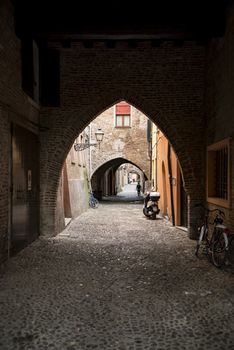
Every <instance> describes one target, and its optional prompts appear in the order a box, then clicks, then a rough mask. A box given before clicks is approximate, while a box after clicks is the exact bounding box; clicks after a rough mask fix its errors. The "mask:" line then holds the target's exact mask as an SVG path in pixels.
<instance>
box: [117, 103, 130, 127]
mask: <svg viewBox="0 0 234 350" xmlns="http://www.w3.org/2000/svg"><path fill="white" fill-rule="evenodd" d="M115 127H116V128H130V127H131V113H130V105H129V104H128V103H126V102H124V101H122V102H120V103H117V104H116V106H115Z"/></svg>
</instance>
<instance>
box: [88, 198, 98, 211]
mask: <svg viewBox="0 0 234 350" xmlns="http://www.w3.org/2000/svg"><path fill="white" fill-rule="evenodd" d="M89 205H90V207H91V208H93V209H96V208H97V207H98V205H99V202H98V200H97V198H95V197H91V198H90V202H89Z"/></svg>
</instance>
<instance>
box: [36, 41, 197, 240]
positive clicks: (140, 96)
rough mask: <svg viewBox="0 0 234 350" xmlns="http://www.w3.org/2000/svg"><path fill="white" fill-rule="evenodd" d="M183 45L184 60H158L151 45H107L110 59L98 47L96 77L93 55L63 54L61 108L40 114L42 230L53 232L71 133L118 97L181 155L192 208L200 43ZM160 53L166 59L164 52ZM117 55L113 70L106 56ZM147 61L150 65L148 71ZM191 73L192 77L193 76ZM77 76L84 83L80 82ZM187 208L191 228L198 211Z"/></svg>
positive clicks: (182, 168)
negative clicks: (155, 127) (73, 63)
mask: <svg viewBox="0 0 234 350" xmlns="http://www.w3.org/2000/svg"><path fill="white" fill-rule="evenodd" d="M147 50H148V51H147ZM170 50H171V51H172V53H174V51H173V50H174V49H173V48H170V47H166V48H160V52H164V53H165V52H166V53H167V54H168V52H170ZM181 50H182V51H181V52H180V54H181V57H183V65H179V66H178V61H177V58H176V57H175V58H174V56H173V55H171V56H170V60H167V62H168V64H167V65H165V64H164V66H161V64H162V62H164V61H163V60H162V61H161V63H159V62H158V59H159V57H158V56H157V50H156V51H155V50H153V52H154V55H152V48H150V49H149V48H146V50H145V51H144V57H143V56H142V52H141V51H140V50H135V51H134V50H133V51H131V52H130V53H129V52H128V50H125V51H122V55H121V56H120V55H117V56H118V57H117V56H116V52H115V50H113V51H111V53H110V52H109V51H108V55H109V56H110V55H113V56H111V57H109V58H108V59H106V57H105V52H104V51H105V50H103V48H102V50H101V51H100V52H99V54H100V57H99V59H101V62H102V65H103V69H106V71H105V73H106V74H105V75H103V74H101V72H100V73H99V72H98V73H97V76H96V80H95V81H94V80H93V75H92V74H93V72H97V70H96V63H95V62H96V61H95V59H94V60H93V63H91V64H90V65H87V61H86V59H85V55H84V56H82V53H81V52H75V53H68V54H67V53H65V54H64V56H63V62H62V63H63V64H62V68H61V69H62V73H64V75H63V77H65V76H66V79H64V81H62V84H61V94H62V101H61V108H54V109H50V108H46V109H43V110H42V113H41V119H40V123H41V130H42V132H41V137H40V142H41V233H42V234H50V235H51V234H54V233H56V198H57V188H58V184H59V177H60V172H61V169H62V166H63V163H64V160H65V158H66V155H67V153H68V151H69V149H70V147H71V145H72V143H73V141H74V139H75V138H76V136H77V135H78V134H79V133H80V132H81V131H82V130H83V129H84V128H85V127H86V126H87V125H88V124H89V123H90V122H91V121H92V120H94V119H95V118H96V117H97V116H98V115H99V114H100V113H101V112H102V111H104V110H106V109H107V108H109V107H110V106H112V105H113V104H115V103H117V102H119V101H121V100H126V101H128V102H129V103H130V104H131V105H133V106H134V107H135V108H137V109H139V110H140V111H142V112H143V113H144V114H145V115H146V116H147V117H148V118H149V119H150V120H152V121H153V122H154V123H155V124H157V125H158V127H159V128H160V129H161V130H162V132H163V133H164V134H165V136H166V137H167V139H168V140H169V142H170V143H171V145H172V146H173V148H174V150H175V152H176V154H177V156H178V159H179V163H180V166H181V170H182V174H183V179H184V184H185V188H186V191H187V194H188V195H189V198H190V206H191V209H192V208H193V209H194V208H195V204H196V203H197V202H200V201H201V200H202V199H203V196H204V183H203V181H202V180H201V179H202V174H204V144H203V141H202V140H203V139H202V134H203V130H204V129H203V128H204V125H203V114H202V112H201V110H202V98H203V85H202V84H203V76H202V73H201V72H202V70H201V68H202V67H203V56H202V52H200V49H198V48H197V47H195V46H194V47H193V46H192V45H190V46H189V45H188V46H186V45H185V46H184V47H183V48H182V49H181ZM96 51H98V49H97V50H96ZM198 53H199V54H200V56H199V55H198ZM69 55H71V57H73V58H75V59H76V64H79V70H77V72H74V69H72V67H71V68H69V67H70V58H71V57H70V56H69ZM160 55H161V54H160ZM160 57H161V58H164V59H165V56H163V55H161V56H160ZM117 58H118V59H120V60H121V62H118V65H116V72H117V71H118V72H117V73H118V74H114V72H115V70H114V68H113V66H111V65H109V61H108V60H109V59H113V64H114V62H116V64H117V61H116V60H117ZM161 58H160V59H161ZM102 59H103V60H102ZM145 67H149V71H150V72H151V73H150V74H149V71H147V70H146V69H145ZM175 67H176V69H175ZM191 67H192V69H191ZM161 70H162V71H163V72H164V73H165V74H167V75H168V76H169V78H168V81H169V83H170V87H168V86H167V85H164V82H165V80H164V76H165V75H164V74H163V72H161ZM191 74H192V75H191ZM119 75H120V76H119ZM193 76H194V77H196V79H194V81H192V77H193ZM79 81H80V82H82V84H80V85H79V84H78V82H79ZM139 81H140V84H139ZM72 89H73V90H74V92H73V90H72ZM67 91H69V94H68V92H67ZM84 91H85V93H84ZM203 178H204V177H203ZM191 209H190V210H189V213H190V214H189V217H190V221H189V224H188V225H189V227H190V226H191V228H192V226H193V224H194V223H195V217H196V212H195V210H193V214H194V217H192V215H191V213H192V210H191Z"/></svg>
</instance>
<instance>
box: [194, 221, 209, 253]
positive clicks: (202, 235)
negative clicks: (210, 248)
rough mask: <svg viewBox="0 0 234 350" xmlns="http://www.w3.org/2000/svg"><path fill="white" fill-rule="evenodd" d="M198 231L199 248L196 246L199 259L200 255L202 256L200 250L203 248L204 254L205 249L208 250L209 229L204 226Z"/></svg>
mask: <svg viewBox="0 0 234 350" xmlns="http://www.w3.org/2000/svg"><path fill="white" fill-rule="evenodd" d="M198 231H199V238H198V240H197V246H196V250H195V255H196V256H197V257H198V256H200V254H201V249H200V248H202V252H204V248H206V237H207V228H206V227H205V225H202V226H201V227H200V228H199V230H198ZM199 251H200V253H199ZM198 253H199V254H198Z"/></svg>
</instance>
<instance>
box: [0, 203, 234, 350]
mask: <svg viewBox="0 0 234 350" xmlns="http://www.w3.org/2000/svg"><path fill="white" fill-rule="evenodd" d="M64 233H65V235H64ZM194 248H195V242H194V241H191V240H189V239H188V237H187V233H186V232H184V231H182V230H178V229H176V228H175V227H172V226H171V224H170V223H169V222H168V221H166V220H164V219H162V218H158V219H157V220H148V219H147V218H145V217H144V216H143V213H142V204H138V203H131V204H129V203H127V202H126V203H118V202H116V203H112V204H111V205H109V204H108V203H107V202H103V203H101V204H100V206H99V207H98V209H95V210H94V209H89V210H88V211H87V212H85V213H83V214H82V215H81V216H80V217H79V218H78V219H76V220H74V221H73V222H72V223H71V224H70V225H69V226H68V227H67V229H66V230H65V232H63V234H62V235H58V236H56V237H54V238H49V239H47V238H43V237H41V238H40V239H38V240H37V241H36V242H34V243H32V244H31V245H30V246H29V247H27V248H26V249H24V250H23V251H21V252H20V253H19V254H18V255H16V256H15V257H13V258H11V259H10V260H9V261H7V262H6V263H5V264H3V265H1V267H0V314H1V318H0V349H1V350H29V349H32V350H39V349H43V350H45V349H51V350H60V349H61V350H86V349H87V350H88V349H98V350H111V349H113V350H177V349H178V350H188V349H189V350H203V349H204V350H211V349H212V350H216V349H217V350H233V349H234V293H233V290H234V273H233V269H232V267H230V266H229V267H225V268H224V269H217V268H215V267H214V266H213V265H211V263H210V262H209V261H208V260H207V259H206V258H205V257H204V259H197V258H196V257H195V256H194V250H195V249H194Z"/></svg>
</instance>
